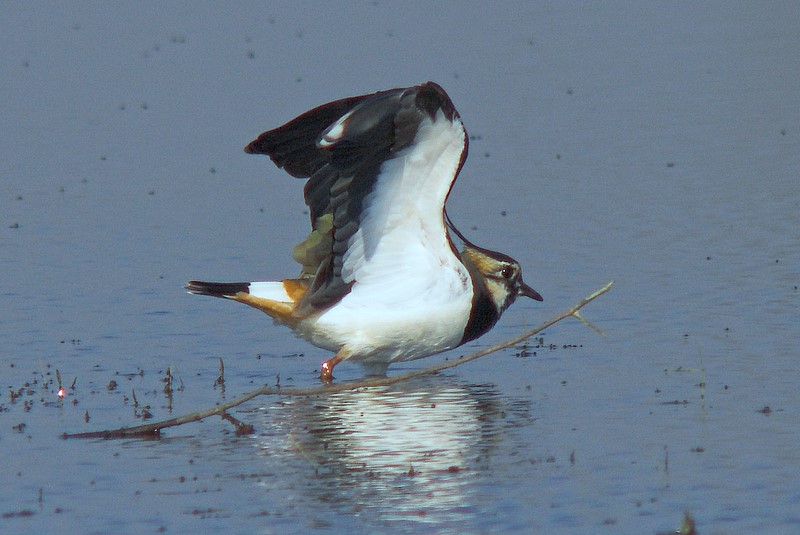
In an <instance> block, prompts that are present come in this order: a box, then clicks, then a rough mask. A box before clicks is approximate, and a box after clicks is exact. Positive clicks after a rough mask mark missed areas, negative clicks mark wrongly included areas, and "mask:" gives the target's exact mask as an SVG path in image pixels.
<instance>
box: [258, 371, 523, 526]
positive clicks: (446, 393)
mask: <svg viewBox="0 0 800 535" xmlns="http://www.w3.org/2000/svg"><path fill="white" fill-rule="evenodd" d="M275 409H278V410H277V411H276V410H275ZM269 412H270V413H272V414H273V416H274V415H275V412H280V413H281V414H282V416H281V417H277V418H276V419H273V420H272V422H271V423H270V425H271V426H273V430H275V429H274V426H275V425H277V426H279V427H280V428H282V429H280V430H279V432H280V436H283V437H288V439H289V441H290V442H289V443H288V444H287V443H285V442H284V443H283V446H279V445H278V444H276V442H275V440H274V439H275V435H272V433H270V434H271V435H272V436H269V437H264V440H263V441H261V442H260V446H261V448H262V451H263V452H264V453H265V454H267V455H269V456H270V458H271V459H274V458H275V456H276V455H283V456H286V455H288V456H290V457H292V460H294V461H296V460H297V459H303V460H304V461H305V462H306V463H309V465H310V466H312V467H313V469H314V473H313V477H310V480H311V481H312V482H311V483H310V484H309V485H308V486H307V487H306V489H307V491H308V492H311V493H313V495H312V496H309V497H310V498H312V499H313V500H315V501H318V502H322V503H335V504H338V505H340V506H345V507H346V509H348V510H351V511H354V512H361V511H363V512H367V511H371V512H372V513H373V514H375V513H377V516H378V517H379V518H380V519H382V520H384V521H392V520H398V519H409V518H413V519H418V520H421V521H430V522H442V521H445V522H446V521H447V520H448V519H450V520H456V519H459V520H463V517H464V515H465V514H466V515H469V514H470V511H474V510H475V504H474V503H472V499H473V497H472V495H471V493H472V491H471V488H472V487H471V483H473V482H474V480H475V475H476V472H477V471H480V470H481V468H482V467H484V466H485V465H486V463H487V462H488V460H487V459H488V456H489V455H490V454H491V450H492V444H493V443H494V441H495V440H496V439H497V436H498V434H499V433H500V432H501V431H502V428H503V426H504V417H505V412H504V410H503V407H502V402H501V401H500V400H499V398H498V395H497V393H496V392H495V391H494V389H493V387H491V386H483V385H465V384H460V383H458V382H457V381H456V380H454V379H451V378H448V377H444V376H436V377H423V378H419V379H417V380H411V381H406V382H403V383H399V384H397V385H392V386H389V387H381V388H369V389H363V390H357V391H349V392H339V393H335V394H330V395H328V396H325V397H316V398H299V399H290V400H288V401H286V402H284V403H283V404H282V405H281V406H280V407H273V409H272V410H270V411H269ZM525 412H527V410H526V411H525ZM271 419H272V418H271Z"/></svg>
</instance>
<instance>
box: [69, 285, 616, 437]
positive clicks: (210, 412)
mask: <svg viewBox="0 0 800 535" xmlns="http://www.w3.org/2000/svg"><path fill="white" fill-rule="evenodd" d="M613 285H614V282H613V281H611V282H609V283H608V284H606V285H605V286H603V287H602V288H600V289H599V290H597V291H595V292H592V293H591V294H589V295H588V296H587V297H584V298H583V299H581V301H580V302H579V303H578V304H577V305H575V306H573V307H572V308H570V309H569V310H566V311H564V312H562V313H561V314H559V315H557V316H554V317H552V318H550V319H549V320H547V321H546V322H544V323H542V324H541V325H539V326H538V327H536V328H535V329H531V330H530V331H527V332H525V333H523V334H521V335H519V336H517V337H515V338H511V339H509V340H506V341H505V342H500V343H499V344H495V345H493V346H491V347H487V348H486V349H482V350H480V351H477V352H475V353H473V354H471V355H468V356H466V357H463V358H460V359H456V360H454V361H451V362H446V363H444V364H440V365H439V366H432V367H430V368H425V369H422V370H416V371H413V372H409V373H405V374H402V375H397V376H395V377H374V378H370V379H363V380H361V381H355V382H349V383H338V384H332V385H325V386H320V387H317V388H292V389H282V388H280V387H277V388H273V387H268V386H263V387H261V388H259V389H258V390H254V391H252V392H248V393H247V394H244V395H242V396H239V397H238V398H236V399H232V400H231V401H228V402H227V403H222V404H220V405H217V406H215V407H213V408H210V409H206V410H202V411H198V412H192V413H190V414H186V415H183V416H178V417H177V418H170V419H168V420H163V421H160V422H153V423H150V424H145V425H137V426H134V427H121V428H119V429H111V430H107V431H91V432H88V433H72V434H69V433H64V434H63V435H61V438H64V439H67V438H105V439H111V438H131V437H140V438H153V437H158V436H159V435H160V433H161V430H162V429H166V428H168V427H176V426H179V425H183V424H188V423H191V422H199V421H200V420H204V419H206V418H208V417H209V416H220V417H222V418H224V419H226V420H228V421H231V419H232V417H231V416H230V415H229V414H227V411H228V410H230V409H232V408H234V407H238V406H239V405H241V404H242V403H246V402H248V401H250V400H251V399H253V398H255V397H258V396H274V395H279V396H317V395H320V394H331V393H333V392H342V391H345V390H356V389H359V388H369V387H376V386H388V385H393V384H397V383H400V382H403V381H408V380H409V379H413V378H415V377H421V376H424V375H432V374H435V373H439V372H440V371H442V370H446V369H448V368H455V367H456V366H461V365H462V364H466V363H467V362H472V361H473V360H476V359H479V358H481V357H485V356H487V355H491V354H492V353H497V352H498V351H501V350H503V349H507V348H509V347H513V346H515V345H517V344H519V343H521V342H524V341H525V340H527V339H528V338H531V337H532V336H535V335H537V334H539V333H540V332H542V331H543V330H545V329H547V328H548V327H551V326H553V325H554V324H556V323H558V322H559V321H561V320H563V319H564V318H568V317H574V318H576V319H578V320H579V321H581V322H582V323H584V324H588V325H589V326H590V327H592V328H595V327H594V326H593V325H591V324H590V323H588V322H586V320H584V319H583V317H581V315H580V314H579V313H578V311H579V310H580V309H582V308H583V307H585V306H586V305H588V304H589V303H591V302H592V301H594V300H595V299H597V298H598V297H600V296H601V295H603V294H604V293H606V292H607V291H609V290H610V289H611V287H612V286H613ZM236 422H237V424H236V425H237V433H238V432H239V429H245V428H246V429H249V430H252V428H249V427H247V426H245V424H242V423H241V422H239V421H238V420H236ZM251 432H252V431H251Z"/></svg>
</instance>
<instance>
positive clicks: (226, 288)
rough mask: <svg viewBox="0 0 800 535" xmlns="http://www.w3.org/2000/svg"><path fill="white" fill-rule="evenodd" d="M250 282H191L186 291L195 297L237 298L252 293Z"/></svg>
mask: <svg viewBox="0 0 800 535" xmlns="http://www.w3.org/2000/svg"><path fill="white" fill-rule="evenodd" d="M250 284H251V283H249V282H205V281H189V284H187V285H186V290H187V291H188V292H189V293H191V294H195V295H210V296H212V297H227V298H231V297H235V296H236V294H238V293H245V294H249V293H250Z"/></svg>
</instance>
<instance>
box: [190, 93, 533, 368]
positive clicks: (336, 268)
mask: <svg viewBox="0 0 800 535" xmlns="http://www.w3.org/2000/svg"><path fill="white" fill-rule="evenodd" d="M468 148H469V137H468V135H467V131H466V129H465V127H464V125H463V123H462V120H461V116H460V115H459V113H458V111H456V108H455V106H454V105H453V102H452V100H451V99H450V97H449V96H448V94H447V93H446V92H445V90H444V89H443V88H442V87H441V86H440V85H438V84H436V83H435V82H426V83H423V84H421V85H417V86H412V87H405V88H396V89H389V90H385V91H378V92H376V93H372V94H366V95H360V96H355V97H349V98H344V99H341V100H336V101H333V102H330V103H327V104H323V105H321V106H318V107H316V108H314V109H312V110H310V111H308V112H306V113H303V114H302V115H300V116H298V117H297V118H295V119H293V120H291V121H289V122H288V123H286V124H284V125H283V126H280V127H278V128H275V129H273V130H269V131H267V132H264V133H263V134H261V135H260V136H258V138H257V139H255V140H254V141H252V142H251V143H250V144H248V145H247V146H246V147H245V149H244V150H245V152H247V153H249V154H262V155H267V156H269V157H270V158H271V160H272V161H273V163H274V164H275V165H276V166H277V167H278V168H282V169H283V170H284V171H286V172H287V173H288V174H289V175H291V176H293V177H296V178H301V179H305V186H304V198H305V203H306V205H307V206H308V212H309V215H310V219H311V233H310V234H309V235H308V237H307V238H306V239H304V240H303V241H302V242H300V243H299V244H297V245H296V246H295V247H294V249H293V251H292V256H293V258H294V259H295V260H296V261H297V262H298V263H299V264H300V265H301V266H302V267H301V269H300V273H299V275H298V276H296V277H293V278H287V279H284V280H279V281H256V282H206V281H199V280H193V281H189V283H188V284H187V285H186V289H187V291H188V292H189V293H191V294H197V295H207V296H213V297H219V298H225V299H229V300H232V301H237V302H239V303H243V304H246V305H249V306H251V307H253V308H256V309H258V310H261V311H262V312H265V313H266V314H267V315H269V316H270V317H271V318H272V319H273V320H274V322H275V323H277V324H282V325H285V326H288V327H289V328H290V329H291V330H292V331H293V332H294V333H295V335H297V336H299V337H300V338H303V339H305V340H307V341H308V342H310V343H311V344H313V345H315V346H317V347H319V348H321V349H324V350H328V351H331V352H333V353H334V355H333V357H331V358H329V359H327V360H325V361H324V362H323V363H322V366H321V370H320V379H321V380H322V381H323V382H325V383H330V382H331V381H332V380H333V369H334V367H335V366H336V365H337V364H339V363H340V362H342V361H350V362H358V363H360V364H361V365H362V366H363V368H364V371H365V373H366V374H367V375H385V374H386V372H387V368H388V366H389V365H390V364H392V363H395V362H403V361H410V360H414V359H419V358H423V357H428V356H431V355H434V354H437V353H441V352H443V351H446V350H450V349H453V348H455V347H458V346H461V345H462V344H465V343H467V342H469V341H472V340H475V339H476V338H478V337H479V336H482V335H483V334H485V333H486V332H488V331H489V330H490V329H491V328H492V327H493V326H494V325H495V324H496V323H497V321H498V320H499V318H500V316H501V315H502V314H503V312H504V311H505V310H506V309H507V308H508V307H509V306H510V305H511V304H512V303H513V302H514V301H515V300H516V299H517V298H518V297H523V296H524V297H528V298H531V299H534V300H536V301H542V296H541V295H540V294H539V292H537V291H536V290H534V289H533V288H532V287H530V286H528V285H527V284H526V283H525V282H524V281H523V278H522V268H521V266H520V264H519V262H517V261H516V260H514V259H513V258H511V257H510V256H508V255H505V254H503V253H499V252H496V251H492V250H489V249H484V248H482V247H479V246H477V245H475V244H473V243H472V242H470V241H469V240H467V239H466V238H465V237H464V235H463V234H462V233H461V232H460V231H459V230H458V229H456V227H455V225H454V224H453V223H452V221H451V219H450V217H449V215H448V214H447V211H446V208H445V204H446V201H447V198H448V196H449V194H450V191H451V188H452V187H453V184H454V183H455V180H456V178H457V177H458V174H459V172H460V171H461V168H462V167H463V165H464V162H465V161H466V158H467V152H468Z"/></svg>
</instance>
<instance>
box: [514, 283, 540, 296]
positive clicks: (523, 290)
mask: <svg viewBox="0 0 800 535" xmlns="http://www.w3.org/2000/svg"><path fill="white" fill-rule="evenodd" d="M517 295H524V296H525V297H530V298H531V299H534V300H536V301H544V298H543V297H542V296H541V294H540V293H539V292H537V291H536V290H534V289H533V288H531V287H530V286H528V285H527V284H525V283H524V282H522V281H519V287H518V288H517Z"/></svg>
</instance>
